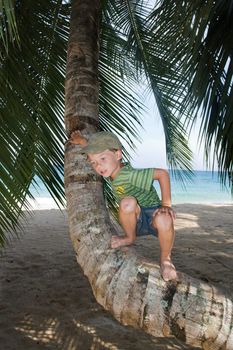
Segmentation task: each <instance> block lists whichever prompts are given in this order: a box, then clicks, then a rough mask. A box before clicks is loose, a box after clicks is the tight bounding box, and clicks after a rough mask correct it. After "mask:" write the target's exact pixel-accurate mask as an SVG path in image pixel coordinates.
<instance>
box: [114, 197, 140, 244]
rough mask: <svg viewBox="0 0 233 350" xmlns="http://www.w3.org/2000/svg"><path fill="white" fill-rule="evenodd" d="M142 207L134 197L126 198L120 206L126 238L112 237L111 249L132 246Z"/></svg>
mask: <svg viewBox="0 0 233 350" xmlns="http://www.w3.org/2000/svg"><path fill="white" fill-rule="evenodd" d="M139 214H140V207H139V205H138V203H137V200H136V199H135V198H134V197H125V198H123V199H122V200H121V202H120V205H119V220H120V224H121V226H122V228H123V229H124V232H125V236H124V237H120V236H112V239H111V247H112V248H118V247H121V246H125V245H130V244H132V243H133V242H134V241H135V239H136V226H137V218H138V216H139Z"/></svg>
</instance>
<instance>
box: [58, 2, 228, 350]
mask: <svg viewBox="0 0 233 350" xmlns="http://www.w3.org/2000/svg"><path fill="white" fill-rule="evenodd" d="M99 6H100V4H99V0H82V1H81V0H76V1H74V2H73V8H72V16H71V17H72V18H71V33H70V41H69V48H68V62H67V78H66V128H67V133H68V135H69V134H70V133H71V131H72V130H74V129H79V130H81V131H82V134H83V135H84V136H87V137H88V136H89V135H90V134H92V133H93V132H94V131H96V130H97V129H98V19H99ZM79 151H80V148H79V146H73V145H68V146H67V147H66V151H65V189H66V196H67V206H68V221H69V230H70V235H71V239H72V242H73V246H74V249H75V252H76V255H77V261H78V263H79V264H80V265H81V267H82V269H83V271H84V274H85V275H86V276H87V277H88V279H89V281H90V284H91V286H92V289H93V293H94V294H95V297H96V299H97V301H98V302H99V303H100V304H101V305H103V307H104V308H105V309H107V310H109V311H110V312H111V313H112V314H113V315H114V317H115V318H116V319H117V320H119V321H120V322H121V323H122V324H125V325H132V326H134V327H140V328H142V329H143V330H145V331H146V332H147V333H149V334H152V335H154V336H175V337H177V338H179V339H181V340H183V341H185V342H186V343H187V344H191V345H193V346H199V347H202V348H203V349H215V350H217V349H225V350H232V349H233V317H232V315H233V309H232V301H231V300H230V299H228V298H227V297H226V296H224V295H223V294H222V293H221V292H220V291H218V290H217V289H216V288H214V287H212V286H210V285H208V284H205V283H202V282H200V281H198V280H196V279H193V278H191V277H189V276H186V275H184V274H179V282H177V283H175V282H168V283H165V282H164V281H163V280H162V278H161V276H160V273H159V267H158V266H157V265H155V264H149V263H148V262H146V261H144V260H143V259H139V258H138V257H137V256H136V254H135V252H134V251H133V249H132V248H129V249H124V248H123V249H118V250H113V249H110V247H109V242H110V237H111V235H112V234H116V232H115V228H114V227H113V225H112V224H111V222H110V219H109V215H108V212H107V210H106V205H105V200H104V197H103V187H102V181H101V178H100V177H99V176H97V175H95V174H94V173H93V171H92V170H91V168H90V166H89V165H88V164H87V162H86V160H85V158H84V156H83V155H82V154H81V153H79Z"/></svg>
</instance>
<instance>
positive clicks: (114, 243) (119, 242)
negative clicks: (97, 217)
mask: <svg viewBox="0 0 233 350" xmlns="http://www.w3.org/2000/svg"><path fill="white" fill-rule="evenodd" d="M133 242H134V240H131V239H130V238H128V237H120V236H112V238H111V248H119V247H124V246H126V245H130V244H132V243H133Z"/></svg>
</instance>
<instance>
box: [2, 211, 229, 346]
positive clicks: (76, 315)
mask: <svg viewBox="0 0 233 350" xmlns="http://www.w3.org/2000/svg"><path fill="white" fill-rule="evenodd" d="M232 209H233V207H231V206H223V207H214V206H204V205H191V204H190V205H187V204H185V205H177V206H176V210H177V220H176V241H175V246H174V251H173V261H174V263H175V264H176V266H177V269H178V270H180V271H182V272H185V273H188V274H190V275H192V276H193V277H197V278H200V279H202V280H204V281H207V282H209V283H212V284H215V285H217V286H218V287H220V288H222V289H223V290H226V292H227V293H228V292H230V293H231V291H232V288H233V278H232V277H233V276H232V271H233V257H232V247H233V235H232V227H233V215H232V214H233V210H232ZM136 249H137V250H138V252H139V254H142V255H146V256H147V257H150V258H153V259H154V260H156V261H157V259H158V241H157V240H156V239H155V238H152V237H146V238H140V239H138V240H137V243H136ZM0 260H1V267H0V281H1V284H0V350H29V349H30V350H35V349H56V350H57V349H61V350H97V349H98V350H100V349H112V350H118V349H119V350H128V349H133V350H144V349H146V350H151V349H157V350H165V349H167V350H168V349H193V348H192V347H190V346H186V345H184V344H182V343H181V342H179V341H177V340H175V339H174V338H166V339H165V338H154V337H151V336H149V335H146V334H144V333H143V332H141V331H139V330H135V329H133V328H131V327H123V326H121V325H120V324H119V323H118V322H117V321H116V320H114V319H113V317H112V316H111V315H110V314H109V313H108V312H106V311H104V310H103V308H102V307H101V306H100V305H98V304H97V303H96V301H95V299H94V297H93V295H92V291H91V288H90V286H89V283H88V281H87V279H86V278H85V277H84V276H83V274H82V271H81V269H80V268H79V266H78V265H77V263H76V259H75V254H74V251H73V248H72V246H71V243H70V240H69V236H68V227H67V218H66V213H65V212H64V211H63V212H61V211H59V210H39V211H34V215H33V216H32V217H31V218H30V219H29V220H28V222H27V224H25V227H24V233H23V234H22V235H21V236H20V239H17V238H14V239H12V242H11V245H10V246H8V247H6V249H5V251H4V253H3V254H2V255H1V256H0Z"/></svg>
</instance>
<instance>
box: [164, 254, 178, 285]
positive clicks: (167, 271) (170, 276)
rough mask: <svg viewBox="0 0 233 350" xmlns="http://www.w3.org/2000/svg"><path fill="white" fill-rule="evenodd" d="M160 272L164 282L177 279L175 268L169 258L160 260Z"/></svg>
mask: <svg viewBox="0 0 233 350" xmlns="http://www.w3.org/2000/svg"><path fill="white" fill-rule="evenodd" d="M160 272H161V275H162V277H163V279H164V281H165V282H167V281H170V280H176V279H177V273H176V268H175V266H174V265H173V263H172V262H171V260H169V259H166V260H163V261H162V262H161V265H160Z"/></svg>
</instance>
